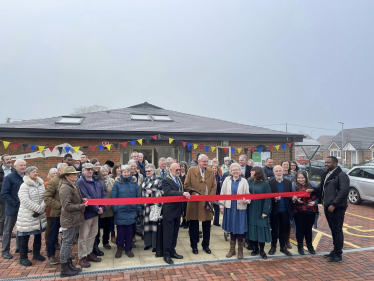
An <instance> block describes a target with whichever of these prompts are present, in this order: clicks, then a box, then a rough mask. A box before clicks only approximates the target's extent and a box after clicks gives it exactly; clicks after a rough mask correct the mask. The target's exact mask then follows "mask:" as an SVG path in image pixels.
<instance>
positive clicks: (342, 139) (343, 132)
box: [338, 122, 345, 167]
mask: <svg viewBox="0 0 374 281" xmlns="http://www.w3.org/2000/svg"><path fill="white" fill-rule="evenodd" d="M338 123H340V124H342V152H341V153H342V155H340V157H341V158H342V165H343V167H344V160H345V158H343V147H344V123H343V122H338Z"/></svg>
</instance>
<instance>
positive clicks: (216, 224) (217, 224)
mask: <svg viewBox="0 0 374 281" xmlns="http://www.w3.org/2000/svg"><path fill="white" fill-rule="evenodd" d="M213 225H215V226H221V225H220V224H219V223H213Z"/></svg>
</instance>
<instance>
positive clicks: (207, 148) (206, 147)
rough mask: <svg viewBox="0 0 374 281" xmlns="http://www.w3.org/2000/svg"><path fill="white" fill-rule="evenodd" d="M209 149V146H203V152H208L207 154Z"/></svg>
mask: <svg viewBox="0 0 374 281" xmlns="http://www.w3.org/2000/svg"><path fill="white" fill-rule="evenodd" d="M209 149H210V146H209V145H206V146H205V152H206V153H208V152H209Z"/></svg>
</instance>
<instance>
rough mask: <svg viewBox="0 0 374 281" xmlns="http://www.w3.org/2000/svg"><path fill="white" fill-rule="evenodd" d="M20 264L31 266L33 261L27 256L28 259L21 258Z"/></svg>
mask: <svg viewBox="0 0 374 281" xmlns="http://www.w3.org/2000/svg"><path fill="white" fill-rule="evenodd" d="M19 264H20V265H23V266H31V265H32V262H31V261H30V260H29V259H28V258H26V259H20V260H19Z"/></svg>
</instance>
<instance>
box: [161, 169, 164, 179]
mask: <svg viewBox="0 0 374 281" xmlns="http://www.w3.org/2000/svg"><path fill="white" fill-rule="evenodd" d="M161 178H162V179H164V178H165V170H162V175H161Z"/></svg>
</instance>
